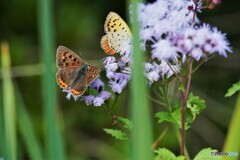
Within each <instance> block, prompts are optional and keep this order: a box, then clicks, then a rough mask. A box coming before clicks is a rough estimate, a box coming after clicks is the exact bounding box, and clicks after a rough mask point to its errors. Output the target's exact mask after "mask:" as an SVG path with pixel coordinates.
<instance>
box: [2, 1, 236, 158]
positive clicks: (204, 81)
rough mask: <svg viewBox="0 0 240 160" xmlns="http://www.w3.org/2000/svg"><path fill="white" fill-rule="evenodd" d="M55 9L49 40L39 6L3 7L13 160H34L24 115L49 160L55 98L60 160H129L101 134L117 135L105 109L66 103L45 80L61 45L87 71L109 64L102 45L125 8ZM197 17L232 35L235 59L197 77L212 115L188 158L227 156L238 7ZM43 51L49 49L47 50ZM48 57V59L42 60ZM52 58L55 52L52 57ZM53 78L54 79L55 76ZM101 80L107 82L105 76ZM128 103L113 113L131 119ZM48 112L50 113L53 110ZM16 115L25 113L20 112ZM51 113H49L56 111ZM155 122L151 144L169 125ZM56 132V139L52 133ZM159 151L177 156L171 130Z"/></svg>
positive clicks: (195, 84) (122, 100)
mask: <svg viewBox="0 0 240 160" xmlns="http://www.w3.org/2000/svg"><path fill="white" fill-rule="evenodd" d="M43 6H44V4H43ZM50 9H51V12H52V14H53V17H50V18H52V19H49V20H48V22H50V28H51V29H52V32H51V31H50V33H48V32H47V33H43V32H44V31H43V28H44V25H42V20H41V14H43V15H44V13H45V12H46V11H44V10H42V8H41V2H40V1H35V0H1V1H0V10H1V12H0V13H1V14H0V43H1V44H4V42H5V44H6V43H8V44H9V50H10V56H11V68H10V69H11V70H10V71H11V74H12V77H13V78H12V81H13V86H12V87H13V88H14V92H15V98H14V97H12V98H14V99H11V100H12V101H15V106H16V117H17V118H16V121H17V134H16V136H17V139H16V141H17V151H16V152H17V157H18V159H31V154H30V153H29V148H31V146H30V147H29V146H28V143H27V142H26V139H28V138H29V139H30V140H32V139H31V134H29V133H31V131H28V130H27V129H26V128H28V127H27V126H28V121H29V120H28V119H26V117H25V120H26V121H24V115H26V114H27V115H29V117H28V118H31V120H30V122H31V123H32V125H33V130H32V131H33V134H34V135H35V136H36V137H32V138H33V139H37V143H39V144H40V146H41V147H40V148H38V147H37V149H36V150H39V151H40V152H43V155H44V157H45V155H46V150H47V148H48V147H46V146H47V144H46V140H45V138H44V137H45V136H46V128H47V127H46V125H47V124H48V122H46V119H45V117H47V116H46V115H45V112H48V111H46V110H47V109H46V104H45V103H46V101H51V100H52V101H55V98H56V101H55V102H56V105H55V102H54V103H52V104H53V105H54V106H56V107H57V111H58V112H57V115H56V117H57V120H58V122H59V124H60V126H59V127H60V129H61V134H62V138H63V141H62V142H60V143H63V144H64V145H63V146H65V147H64V149H65V150H66V153H65V154H64V153H62V154H63V155H62V156H63V157H64V156H66V157H67V159H80V158H82V159H126V158H127V157H128V155H129V150H128V147H127V146H128V144H127V143H126V142H123V141H116V140H114V139H113V138H112V137H110V136H109V135H106V134H105V133H104V131H103V130H102V129H103V128H111V127H114V126H113V120H112V118H111V116H109V114H107V113H106V112H105V111H104V110H103V109H102V108H96V107H92V106H90V107H87V106H85V104H84V103H82V102H81V101H77V102H74V101H73V100H70V101H68V100H67V99H66V98H65V97H66V93H62V91H61V89H60V88H58V86H57V83H56V82H55V81H54V83H53V84H54V86H52V85H51V83H50V86H49V84H46V83H45V80H46V79H45V78H44V77H43V75H44V73H46V70H47V73H49V74H52V76H53V77H55V72H56V70H57V69H56V66H55V63H54V62H55V59H54V58H55V54H56V52H55V51H56V48H57V46H58V45H65V46H67V47H68V48H70V49H72V50H73V51H75V52H76V53H81V54H82V56H83V57H84V58H85V59H86V61H87V62H88V63H90V64H91V63H92V64H101V63H102V58H104V57H105V56H106V55H105V54H104V52H103V51H102V49H101V47H100V39H101V37H102V35H104V30H103V24H104V21H105V17H106V15H107V14H108V13H109V12H110V11H114V12H117V13H118V14H119V15H121V16H122V17H123V19H125V20H126V19H127V17H126V16H127V15H126V13H127V9H128V4H127V1H123V0H121V1H113V0H88V1H84V0H68V1H67V0H55V1H53V4H52V7H51V8H50ZM42 12H44V13H42ZM199 17H200V19H201V20H202V21H204V22H206V23H209V24H211V25H213V26H217V27H218V28H219V29H220V30H222V31H223V32H225V33H227V37H228V39H229V41H230V43H231V46H232V48H233V51H234V53H233V54H229V55H228V58H223V57H219V56H216V57H215V58H214V59H212V60H210V61H209V62H207V63H205V64H204V65H203V66H202V67H201V68H200V70H199V71H198V72H196V74H194V75H193V81H192V91H193V92H195V95H199V96H200V97H201V98H203V99H205V100H206V102H207V109H205V110H204V112H203V114H201V115H200V116H199V117H198V118H197V120H196V122H195V123H194V124H193V127H192V128H191V129H190V130H188V132H187V135H186V136H187V140H186V144H187V147H188V148H189V154H190V156H191V157H193V156H194V155H195V154H196V153H197V152H198V151H199V150H201V149H202V148H204V147H212V148H216V149H218V150H222V147H223V144H224V142H225V138H226V134H227V131H228V128H229V123H230V120H231V116H232V113H233V110H234V107H235V106H236V105H235V104H236V100H237V95H235V96H233V97H231V98H224V95H225V93H226V91H227V89H228V88H229V87H231V86H232V83H236V82H237V81H238V80H239V77H240V76H239V75H240V63H239V62H240V55H239V52H240V18H239V17H240V2H239V1H237V0H228V1H223V2H222V4H220V5H219V6H217V7H216V8H215V9H213V10H204V11H203V13H202V14H199ZM43 19H44V18H43ZM43 21H44V20H43ZM51 29H50V30H51ZM44 34H45V35H46V36H44ZM48 36H50V39H52V42H53V43H54V44H53V46H54V48H51V46H50V47H49V46H48V43H46V42H48V41H49V39H45V40H44V37H45V38H46V37H48ZM44 41H45V44H44ZM52 42H50V43H52ZM3 46H4V45H3ZM44 46H45V47H47V48H49V49H46V50H44ZM44 51H46V52H47V53H45V54H44V53H43V52H44ZM49 51H53V52H51V53H48V52H49ZM48 54H51V55H48ZM0 57H1V61H0V63H1V68H2V66H3V65H4V64H3V63H4V60H3V57H2V56H0ZM46 58H47V59H48V58H49V59H50V60H52V61H50V62H51V64H50V65H49V63H48V62H45V61H46ZM44 66H47V68H46V69H44ZM52 70H54V71H53V72H52ZM101 74H102V75H104V73H101ZM6 75H7V73H5V72H3V71H1V74H0V120H1V124H0V127H1V128H0V147H1V148H0V158H1V157H2V155H3V153H4V152H5V150H6V147H4V145H3V141H4V139H5V138H7V137H4V132H3V130H2V129H3V128H2V127H3V125H6V124H4V117H3V116H2V115H3V112H4V111H3V108H4V105H5V104H6V103H5V102H4V100H6V99H7V98H9V95H10V97H11V95H12V93H11V91H10V90H11V89H8V88H5V89H4V86H3V85H4V82H3V79H4V76H5V79H6V78H7V76H6ZM102 77H104V76H102ZM5 86H8V87H10V88H11V84H5ZM47 86H49V87H47ZM6 90H7V92H8V91H9V95H5V93H6ZM55 94H57V96H55ZM6 97H7V98H6ZM128 101H129V89H125V90H124V92H123V94H121V95H120V97H119V99H118V102H117V105H116V109H115V113H116V114H117V115H121V116H124V117H127V116H128V115H129V111H130V108H129V107H130V105H128ZM7 105H8V104H7ZM10 105H11V104H10ZM48 105H50V106H51V103H49V104H48ZM54 106H53V108H54ZM152 106H153V110H154V111H158V110H159V107H158V106H156V105H155V104H154V103H153V104H152ZM23 107H24V108H25V109H24V108H23ZM19 108H20V110H21V111H19ZM44 108H45V109H44ZM26 112H28V113H26ZM10 113H12V116H14V112H13V111H11V110H10V111H9V112H8V114H10ZM48 113H51V111H49V112H48ZM22 116H23V117H22ZM50 116H51V115H50ZM53 117H54V116H53ZM153 117H154V116H153ZM19 118H21V119H22V121H21V120H19ZM13 119H14V118H13ZM153 120H154V132H153V133H154V139H156V138H157V137H158V136H159V134H160V133H161V132H162V130H163V129H164V128H165V127H166V126H167V124H166V126H163V125H159V124H157V123H156V119H154V118H153ZM45 122H46V123H45ZM30 125H31V124H30ZM49 125H51V124H49ZM57 127H58V126H56V128H57ZM29 128H31V127H29ZM116 128H117V127H116ZM56 130H57V129H56ZM56 130H55V131H56ZM52 131H53V132H55V131H54V128H53V130H52ZM26 132H27V133H26ZM5 134H6V133H5ZM28 134H29V135H28ZM49 134H52V133H49ZM24 135H25V136H26V137H24ZM53 135H54V134H53ZM5 136H6V135H5ZM28 136H29V137H28ZM57 139H58V138H57ZM60 139H61V138H60ZM160 146H162V147H166V148H169V149H171V150H173V151H174V152H175V153H176V154H179V144H178V141H177V139H176V135H175V133H174V131H172V130H171V128H169V131H168V133H167V135H166V136H165V137H164V138H163V140H162V141H161V143H160ZM28 147H29V148H28ZM56 147H58V146H56ZM33 148H34V146H33ZM59 150H61V148H60V149H59ZM36 154H37V153H36ZM39 158H41V156H39Z"/></svg>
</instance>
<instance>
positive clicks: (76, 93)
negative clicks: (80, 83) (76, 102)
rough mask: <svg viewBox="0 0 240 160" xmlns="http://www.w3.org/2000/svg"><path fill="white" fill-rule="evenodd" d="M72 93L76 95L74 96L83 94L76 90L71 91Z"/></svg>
mask: <svg viewBox="0 0 240 160" xmlns="http://www.w3.org/2000/svg"><path fill="white" fill-rule="evenodd" d="M70 92H71V93H72V94H73V95H74V96H79V95H80V94H81V92H79V91H76V90H75V89H71V90H70Z"/></svg>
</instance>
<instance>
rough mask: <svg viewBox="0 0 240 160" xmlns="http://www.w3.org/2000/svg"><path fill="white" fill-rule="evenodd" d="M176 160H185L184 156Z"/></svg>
mask: <svg viewBox="0 0 240 160" xmlns="http://www.w3.org/2000/svg"><path fill="white" fill-rule="evenodd" d="M176 160H185V157H184V156H178V157H177V159H176Z"/></svg>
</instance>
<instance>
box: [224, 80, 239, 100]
mask: <svg viewBox="0 0 240 160" xmlns="http://www.w3.org/2000/svg"><path fill="white" fill-rule="evenodd" d="M239 90H240V81H239V82H238V83H235V84H233V86H232V87H231V88H229V89H228V92H227V93H226V94H225V97H230V96H232V95H233V94H234V93H236V92H237V91H239Z"/></svg>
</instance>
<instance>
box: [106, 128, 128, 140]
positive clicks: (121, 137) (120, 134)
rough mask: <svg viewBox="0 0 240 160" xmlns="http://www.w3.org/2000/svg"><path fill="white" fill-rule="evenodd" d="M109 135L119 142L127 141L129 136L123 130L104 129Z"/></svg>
mask: <svg viewBox="0 0 240 160" xmlns="http://www.w3.org/2000/svg"><path fill="white" fill-rule="evenodd" d="M103 130H104V131H105V132H106V133H107V134H110V135H111V136H113V137H114V138H115V139H118V140H127V139H128V137H127V134H126V133H125V132H123V131H121V130H118V129H109V128H104V129H103Z"/></svg>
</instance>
